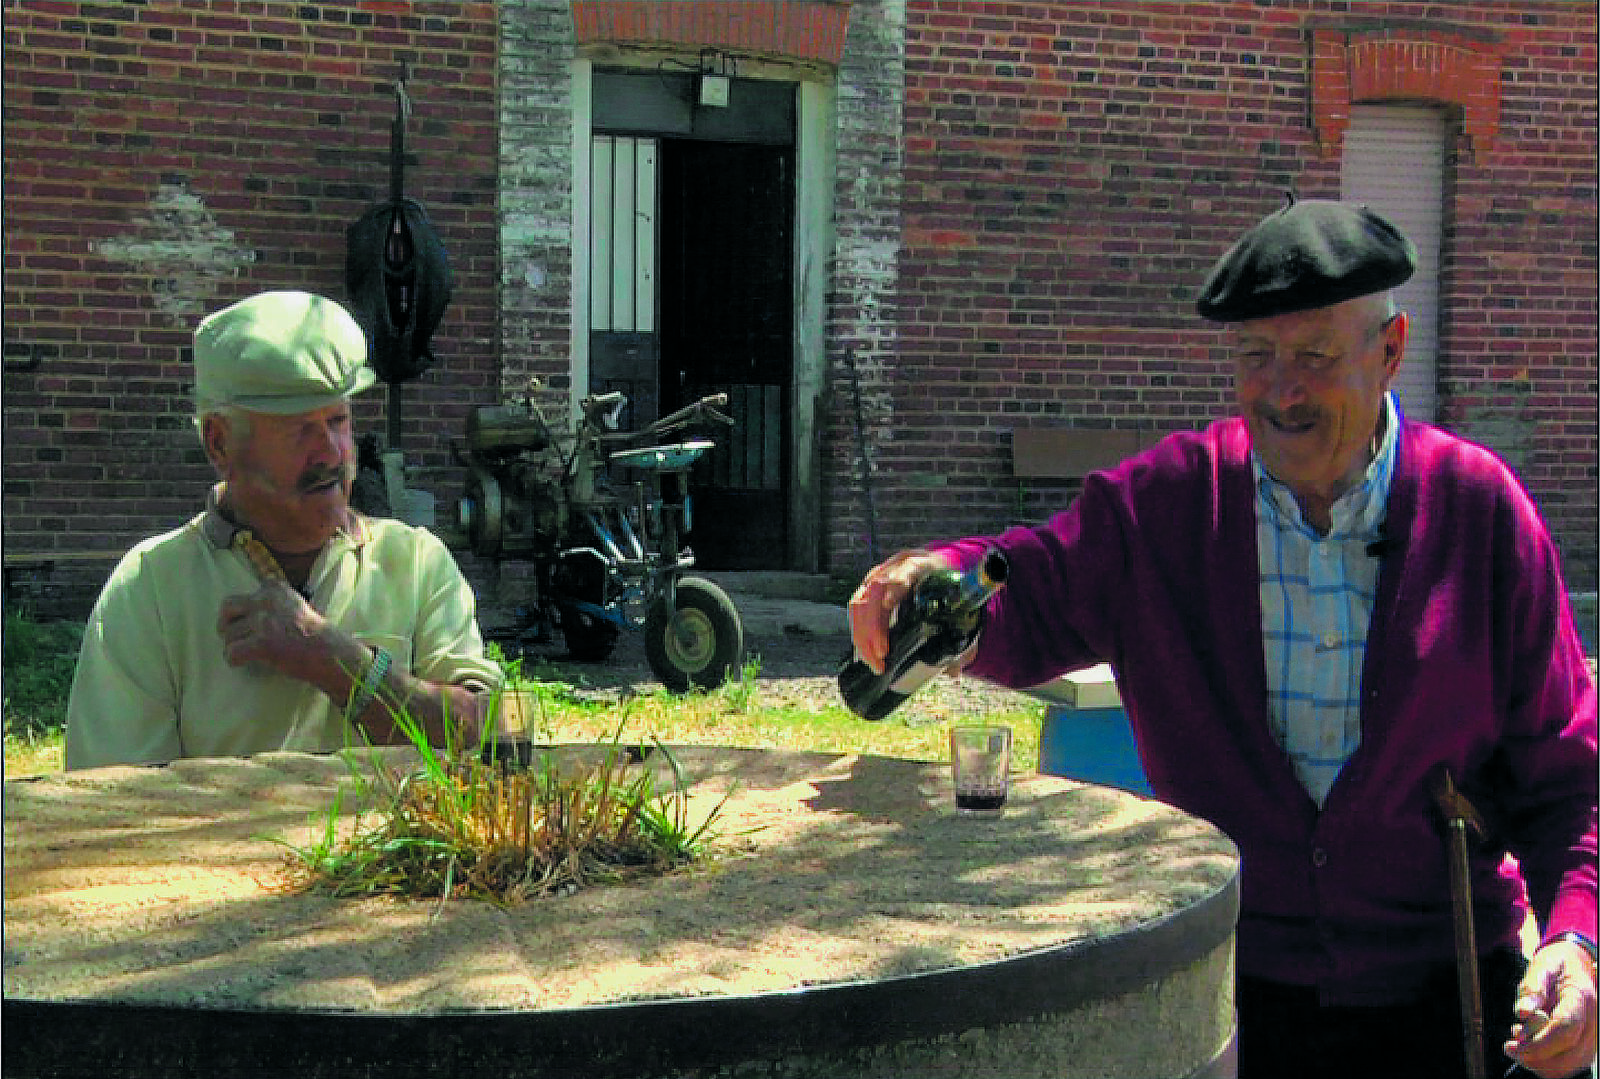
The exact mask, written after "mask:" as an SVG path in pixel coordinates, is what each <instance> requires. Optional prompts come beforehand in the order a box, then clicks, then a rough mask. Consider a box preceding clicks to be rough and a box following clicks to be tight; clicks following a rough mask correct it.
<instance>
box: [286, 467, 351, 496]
mask: <svg viewBox="0 0 1600 1079" xmlns="http://www.w3.org/2000/svg"><path fill="white" fill-rule="evenodd" d="M355 479H356V465H355V462H354V461H346V462H345V463H343V464H339V465H334V466H333V467H331V468H330V467H318V466H313V467H311V468H308V469H306V470H305V471H304V472H302V473H300V476H299V478H298V479H296V480H295V483H294V488H295V490H296V491H297V492H299V493H300V494H309V493H311V492H312V491H314V490H316V489H317V488H319V487H325V486H327V485H328V484H330V483H333V482H338V483H339V484H340V485H342V486H349V485H350V484H352V483H354V482H355Z"/></svg>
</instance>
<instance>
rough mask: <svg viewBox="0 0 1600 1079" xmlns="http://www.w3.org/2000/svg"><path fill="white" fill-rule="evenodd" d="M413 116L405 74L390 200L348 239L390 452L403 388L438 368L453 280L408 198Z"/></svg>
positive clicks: (434, 236) (354, 301)
mask: <svg viewBox="0 0 1600 1079" xmlns="http://www.w3.org/2000/svg"><path fill="white" fill-rule="evenodd" d="M410 115H411V102H410V99H409V98H408V97H407V96H406V82H405V72H404V71H403V70H402V72H401V76H400V80H399V81H398V82H397V83H395V118H394V123H393V125H392V126H391V127H390V133H389V200H388V201H387V202H384V203H380V204H378V205H376V206H374V207H372V208H371V209H370V210H368V211H367V212H366V213H364V214H362V215H361V217H360V219H359V220H357V221H356V222H355V223H354V224H353V225H351V226H350V227H349V228H348V229H347V230H346V231H345V239H346V255H345V288H346V289H347V290H348V291H349V294H350V309H351V314H353V315H354V316H355V319H356V321H357V322H359V323H360V324H361V328H362V329H363V330H365V331H366V335H367V352H368V356H369V359H370V360H371V363H372V368H373V371H374V372H376V374H377V376H378V377H379V378H380V379H382V380H383V381H384V382H386V383H388V384H389V389H390V393H389V406H390V407H389V445H390V447H391V448H397V447H398V445H399V441H400V439H399V422H400V421H399V416H400V409H399V400H398V384H399V383H401V382H405V381H408V380H410V379H413V378H416V377H417V376H418V375H420V374H422V373H423V372H424V371H426V370H427V369H428V368H429V367H431V366H433V361H434V355H433V352H432V350H431V349H430V347H429V341H430V339H431V338H432V337H433V332H434V330H435V329H437V328H438V326H439V320H440V319H442V318H443V317H444V310H445V308H446V307H448V306H449V304H450V292H451V289H452V287H453V286H454V283H455V279H454V275H453V273H452V272H451V269H450V259H449V256H448V255H447V254H446V253H445V249H444V244H443V242H441V241H440V239H439V236H438V233H436V232H435V231H434V229H433V225H432V224H431V223H430V222H429V220H428V214H427V211H425V210H424V209H423V208H422V206H421V204H420V203H418V202H417V201H416V200H414V199H408V198H406V197H405V130H406V121H407V119H409V118H410Z"/></svg>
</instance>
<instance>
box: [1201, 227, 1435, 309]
mask: <svg viewBox="0 0 1600 1079" xmlns="http://www.w3.org/2000/svg"><path fill="white" fill-rule="evenodd" d="M1416 268H1417V249H1416V247H1415V246H1413V245H1412V243H1411V241H1410V240H1408V239H1406V238H1405V237H1404V236H1403V235H1401V233H1400V230H1399V229H1397V228H1395V227H1394V225H1392V224H1390V223H1389V222H1388V221H1386V220H1385V219H1384V218H1382V217H1380V216H1379V215H1377V214H1375V213H1373V212H1372V211H1371V210H1369V209H1367V208H1366V207H1365V206H1362V207H1359V208H1357V207H1354V206H1346V205H1344V204H1343V203H1339V202H1329V201H1325V200H1319V199H1306V200H1304V201H1301V202H1293V203H1290V204H1289V205H1288V206H1285V207H1284V208H1283V209H1281V210H1279V211H1277V212H1276V213H1274V214H1271V215H1269V216H1268V217H1266V218H1265V219H1263V220H1262V221H1261V223H1260V224H1258V225H1256V227H1255V228H1253V229H1251V230H1250V231H1249V232H1247V233H1245V234H1244V236H1243V237H1242V238H1241V239H1240V240H1239V242H1238V243H1236V244H1234V245H1233V247H1232V249H1230V250H1229V251H1228V253H1227V254H1226V255H1223V256H1222V258H1221V260H1219V261H1218V262H1217V265H1216V267H1215V268H1214V269H1212V271H1211V276H1210V277H1208V278H1207V279H1206V283H1205V286H1204V287H1203V288H1201V290H1200V298H1199V299H1198V300H1197V301H1195V308H1196V309H1197V310H1198V311H1199V312H1200V314H1201V315H1202V316H1204V317H1205V318H1208V319H1212V320H1214V321H1216V322H1243V321H1245V320H1246V319H1254V318H1268V317H1270V316H1272V315H1282V314H1286V313H1288V312H1290V311H1305V310H1308V309H1310V308H1313V307H1328V306H1331V305H1333V304H1336V303H1343V302H1344V301H1345V300H1353V299H1355V298H1356V297H1357V296H1366V295H1368V294H1369V293H1373V292H1383V291H1385V290H1387V289H1391V288H1394V287H1395V286H1396V285H1399V284H1401V283H1403V282H1404V281H1406V279H1408V278H1409V277H1410V276H1411V274H1412V271H1414V270H1415V269H1416Z"/></svg>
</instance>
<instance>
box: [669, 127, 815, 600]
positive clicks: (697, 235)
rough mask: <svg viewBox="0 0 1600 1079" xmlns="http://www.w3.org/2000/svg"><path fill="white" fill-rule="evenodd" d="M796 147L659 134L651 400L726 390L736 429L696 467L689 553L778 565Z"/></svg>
mask: <svg viewBox="0 0 1600 1079" xmlns="http://www.w3.org/2000/svg"><path fill="white" fill-rule="evenodd" d="M794 199H795V184H794V149H793V147H791V146H772V145H762V144H754V143H723V142H706V141H698V140H688V139H663V140H662V141H661V151H660V209H659V266H660V277H659V282H660V284H659V288H660V293H659V295H660V308H659V310H660V323H659V325H660V375H661V381H660V385H659V394H660V408H661V411H662V412H663V413H665V412H670V411H672V410H673V409H675V408H678V407H681V406H682V405H684V404H687V403H689V402H690V401H693V400H695V399H696V398H698V397H700V396H702V395H704V394H708V393H719V392H720V393H726V394H727V395H728V399H729V404H728V408H729V413H730V415H732V416H733V418H734V427H733V428H732V429H731V430H730V431H728V432H727V433H726V434H725V435H723V436H720V437H719V439H718V442H719V445H718V446H717V448H716V449H715V450H714V451H712V452H711V453H709V454H707V455H706V457H705V458H703V459H702V460H701V461H700V462H699V463H698V464H697V465H696V466H695V473H694V475H693V477H692V480H691V483H692V486H691V491H692V494H693V504H694V521H693V529H692V530H691V532H690V535H689V543H690V546H691V547H692V548H693V549H694V552H695V556H696V560H697V562H698V563H699V564H700V565H701V566H703V567H705V568H707V569H782V568H785V567H786V566H787V565H788V559H789V551H788V537H789V527H788V524H789V522H788V497H787V489H788V482H787V477H788V475H789V453H790V448H789V447H790V415H791V408H790V401H789V396H790V392H791V386H792V384H793V366H794V328H793V327H794V282H793V273H794V271H793V259H794V255H793V252H794Z"/></svg>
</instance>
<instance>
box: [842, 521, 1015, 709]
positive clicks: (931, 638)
mask: <svg viewBox="0 0 1600 1079" xmlns="http://www.w3.org/2000/svg"><path fill="white" fill-rule="evenodd" d="M1008 572H1009V566H1008V564H1007V562H1006V556H1005V555H1003V554H1001V553H1000V551H999V550H998V549H996V548H993V547H991V548H989V549H988V551H986V552H985V553H984V556H983V559H982V561H980V562H979V563H978V564H977V565H976V566H974V567H973V568H972V569H970V570H968V571H967V572H966V573H957V572H956V571H955V570H950V569H945V570H935V571H934V572H932V573H930V574H928V575H927V576H926V577H924V578H922V579H921V580H920V581H918V582H917V583H916V585H915V586H914V587H913V588H912V590H911V594H910V595H909V596H907V597H906V598H905V599H904V600H902V601H901V603H900V606H899V607H898V608H897V609H896V610H895V612H894V619H893V620H892V621H891V623H890V625H889V655H888V657H887V658H886V659H885V661H884V667H883V673H882V674H874V673H873V671H872V668H871V667H868V666H867V664H866V662H865V661H863V660H862V659H861V657H860V656H858V655H856V654H855V653H854V652H852V653H851V654H850V655H848V656H846V657H845V660H844V663H843V664H842V665H841V666H840V668H839V695H840V696H841V697H843V698H844V702H845V704H847V705H849V707H850V710H851V711H852V712H854V713H855V714H856V715H858V716H860V717H861V718H862V719H869V720H879V719H882V718H883V717H884V716H887V715H888V714H889V713H890V712H893V711H894V710H895V709H896V708H898V707H900V703H901V702H902V701H904V700H905V699H906V698H907V697H909V696H911V694H913V693H915V692H916V691H917V690H919V689H921V688H922V686H923V685H924V684H925V683H926V682H927V681H928V679H930V678H932V677H933V676H934V675H936V674H938V673H939V672H940V671H941V670H943V669H944V668H945V667H948V666H949V665H950V663H951V661H952V660H954V659H956V658H957V657H958V656H960V655H961V653H963V652H965V651H966V650H967V649H968V648H970V647H971V646H972V642H973V641H974V640H976V639H977V636H978V631H979V630H980V629H982V628H983V613H984V611H985V609H986V608H987V605H988V603H989V597H990V596H992V595H994V594H995V592H997V591H999V589H1000V588H1001V586H1002V585H1004V584H1005V581H1006V574H1007V573H1008Z"/></svg>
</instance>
